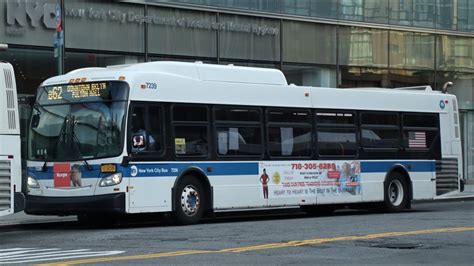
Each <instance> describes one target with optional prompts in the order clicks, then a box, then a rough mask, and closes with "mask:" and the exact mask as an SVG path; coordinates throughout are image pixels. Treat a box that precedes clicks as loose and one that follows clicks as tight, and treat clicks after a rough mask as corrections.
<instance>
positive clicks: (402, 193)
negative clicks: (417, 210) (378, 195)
mask: <svg viewBox="0 0 474 266" xmlns="http://www.w3.org/2000/svg"><path fill="white" fill-rule="evenodd" d="M384 192H385V193H384V209H385V211H387V212H401V211H403V210H404V209H406V208H407V207H408V204H409V196H408V185H407V182H406V180H405V178H404V176H403V175H402V174H400V173H396V172H395V173H391V174H390V175H389V176H388V178H387V180H386V181H385V183H384Z"/></svg>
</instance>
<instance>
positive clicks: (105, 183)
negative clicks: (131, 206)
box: [99, 173, 122, 187]
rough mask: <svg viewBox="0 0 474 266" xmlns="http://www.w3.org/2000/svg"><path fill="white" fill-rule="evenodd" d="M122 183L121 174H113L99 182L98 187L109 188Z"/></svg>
mask: <svg viewBox="0 0 474 266" xmlns="http://www.w3.org/2000/svg"><path fill="white" fill-rule="evenodd" d="M121 182H122V173H115V174H113V175H109V176H106V177H104V178H102V180H100V183H99V186H101V187H109V186H114V185H118V184H120V183H121Z"/></svg>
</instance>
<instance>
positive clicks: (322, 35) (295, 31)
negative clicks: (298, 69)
mask: <svg viewBox="0 0 474 266" xmlns="http://www.w3.org/2000/svg"><path fill="white" fill-rule="evenodd" d="M283 36H284V38H283V61H284V62H293V63H317V64H333V65H335V64H336V46H335V45H334V43H336V26H333V25H323V24H317V23H308V22H298V21H283ZM323 51H324V52H323Z"/></svg>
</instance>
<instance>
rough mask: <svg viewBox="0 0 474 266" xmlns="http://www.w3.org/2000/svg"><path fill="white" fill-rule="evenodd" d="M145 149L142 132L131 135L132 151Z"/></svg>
mask: <svg viewBox="0 0 474 266" xmlns="http://www.w3.org/2000/svg"><path fill="white" fill-rule="evenodd" d="M145 149H146V139H145V135H143V134H136V135H133V136H132V150H133V151H134V152H138V151H143V150H145Z"/></svg>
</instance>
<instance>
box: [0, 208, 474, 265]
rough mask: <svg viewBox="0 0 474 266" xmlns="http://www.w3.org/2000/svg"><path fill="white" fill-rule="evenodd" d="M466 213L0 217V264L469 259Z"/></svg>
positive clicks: (470, 211)
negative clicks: (109, 221) (180, 220)
mask: <svg viewBox="0 0 474 266" xmlns="http://www.w3.org/2000/svg"><path fill="white" fill-rule="evenodd" d="M473 218H474V201H473V200H462V199H457V200H438V201H431V202H416V203H414V204H413V205H412V209H411V210H407V211H404V212H401V213H380V212H376V211H375V212H374V211H366V210H352V209H343V210H338V211H336V212H335V213H334V214H332V215H328V216H309V215H305V214H303V213H301V212H299V213H298V212H294V213H284V212H280V213H278V212H275V213H270V212H253V214H252V213H246V214H242V213H240V214H233V213H227V214H224V213H221V214H219V215H218V216H217V217H216V218H213V219H206V220H204V221H203V223H201V224H196V225H190V226H175V225H170V224H163V223H161V221H157V220H155V221H154V220H152V219H151V220H147V219H142V220H141V221H136V222H134V223H129V224H122V225H119V226H109V227H99V226H94V225H92V226H91V225H81V224H79V223H77V222H75V221H71V222H53V223H33V224H23V225H15V226H3V227H2V226H0V265H3V264H8V263H15V264H35V265H38V264H40V265H41V264H42V263H44V265H85V264H89V265H107V264H114V265H132V264H133V265H135V264H142V265H177V264H185V265H190V264H192V265H206V266H207V265H230V264H232V265H260V264H262V265H263V264H266V265H269V264H270V265H318V264H323V265H325V264H336V265H349V264H350V265H367V264H373V265H380V264H383V265H386V264H393V265H405V264H409V265H418V264H430V265H436V264H438V265H472V262H473V261H474V253H473V252H472V251H473V250H474V219H473ZM48 263H50V264H48ZM55 263H56V264H55Z"/></svg>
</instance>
